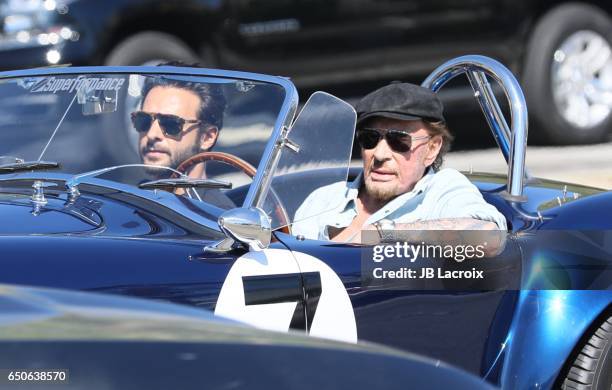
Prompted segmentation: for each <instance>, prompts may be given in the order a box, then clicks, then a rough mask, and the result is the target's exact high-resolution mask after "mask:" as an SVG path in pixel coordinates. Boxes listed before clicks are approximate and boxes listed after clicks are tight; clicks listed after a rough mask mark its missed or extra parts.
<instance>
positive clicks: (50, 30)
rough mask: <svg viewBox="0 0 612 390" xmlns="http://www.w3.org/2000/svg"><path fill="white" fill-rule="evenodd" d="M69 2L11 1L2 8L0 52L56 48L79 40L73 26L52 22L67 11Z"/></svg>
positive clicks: (56, 0) (55, 0) (64, 0)
mask: <svg viewBox="0 0 612 390" xmlns="http://www.w3.org/2000/svg"><path fill="white" fill-rule="evenodd" d="M69 2H70V1H67V0H63V1H62V0H8V1H7V2H6V3H4V5H1V6H0V28H1V30H0V50H9V49H15V48H24V47H37V46H48V45H57V44H59V43H61V42H64V41H67V40H71V41H76V40H78V39H79V34H78V32H76V31H74V30H73V29H72V28H70V26H65V25H57V24H56V23H54V22H53V20H54V18H53V16H54V13H60V14H65V13H67V12H68V3H69Z"/></svg>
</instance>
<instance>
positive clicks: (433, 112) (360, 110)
mask: <svg viewBox="0 0 612 390" xmlns="http://www.w3.org/2000/svg"><path fill="white" fill-rule="evenodd" d="M355 109H356V111H357V123H360V122H362V121H363V120H365V119H367V118H371V117H375V116H382V117H385V118H391V119H400V120H418V119H425V120H427V121H430V122H438V121H442V122H445V121H446V120H445V119H444V107H443V106H442V102H441V101H440V99H439V98H438V96H437V95H436V94H435V93H434V92H432V91H431V90H429V89H427V88H423V87H421V86H418V85H415V84H410V83H393V84H389V85H386V86H384V87H382V88H379V89H377V90H376V91H374V92H371V93H369V94H368V95H366V96H364V97H363V99H361V100H360V101H359V103H357V105H356V106H355Z"/></svg>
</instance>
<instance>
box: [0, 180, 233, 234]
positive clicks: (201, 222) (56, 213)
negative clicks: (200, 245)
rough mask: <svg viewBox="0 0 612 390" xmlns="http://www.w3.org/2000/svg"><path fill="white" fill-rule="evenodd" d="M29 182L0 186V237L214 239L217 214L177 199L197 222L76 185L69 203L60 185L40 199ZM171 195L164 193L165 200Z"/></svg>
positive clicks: (130, 197) (141, 200)
mask: <svg viewBox="0 0 612 390" xmlns="http://www.w3.org/2000/svg"><path fill="white" fill-rule="evenodd" d="M33 183H34V180H17V181H14V182H3V183H2V187H0V215H2V216H3V218H2V220H0V235H11V236H15V235H24V236H27V235H58V234H59V235H65V234H71V235H72V234H78V235H95V236H97V237H99V236H105V237H130V238H170V239H181V240H182V239H190V238H191V239H197V240H215V239H221V238H223V237H224V236H223V235H222V234H221V232H219V231H218V229H215V228H214V227H215V226H216V221H217V219H218V217H219V215H220V214H221V213H222V212H223V210H222V209H219V208H216V207H214V206H211V205H207V204H205V203H203V202H195V201H191V200H188V199H182V197H178V196H177V197H175V198H176V199H180V200H181V202H182V203H181V206H183V204H184V205H185V207H184V208H188V209H189V211H190V212H192V213H193V214H194V215H195V216H197V217H198V222H195V221H194V220H193V219H192V218H187V217H185V216H184V215H183V214H181V213H179V212H178V211H176V210H173V209H172V208H171V207H168V205H165V204H163V203H162V202H156V201H154V200H152V199H147V198H145V197H142V196H137V195H134V194H133V193H128V192H123V191H118V190H114V189H112V188H105V187H103V186H93V185H90V186H86V185H82V186H81V187H80V188H81V191H82V193H81V195H80V196H78V197H76V198H74V199H70V197H69V196H68V194H67V193H66V191H65V190H64V183H63V182H59V181H48V182H46V185H48V186H49V189H46V190H44V192H43V194H44V200H42V201H40V200H37V199H36V198H35V197H34V196H33V194H34V190H33V189H32V184H33ZM168 196H172V195H170V194H168V195H166V197H168Z"/></svg>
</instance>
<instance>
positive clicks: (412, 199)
mask: <svg viewBox="0 0 612 390" xmlns="http://www.w3.org/2000/svg"><path fill="white" fill-rule="evenodd" d="M362 180H363V174H360V175H359V176H358V177H357V179H356V180H355V181H353V182H351V183H347V182H338V183H334V184H330V185H327V186H325V187H321V188H318V189H316V190H315V191H313V192H312V193H311V194H310V195H309V196H308V197H307V198H306V200H305V201H304V203H302V205H301V206H300V208H299V209H298V210H297V212H296V214H295V218H294V221H296V222H295V223H294V224H293V226H292V231H293V234H295V235H303V236H304V237H306V238H309V239H319V240H329V231H328V229H329V227H330V226H333V227H335V228H345V227H347V226H349V225H350V224H351V222H352V221H353V219H354V218H355V217H356V216H357V204H356V199H357V195H358V193H359V187H360V186H361V181H362ZM446 218H474V219H480V220H483V221H490V222H495V223H496V224H497V226H498V227H499V229H500V230H507V226H506V219H505V218H504V216H503V215H502V214H501V213H500V212H499V211H497V209H496V208H495V207H494V206H492V205H490V204H488V203H487V202H486V201H485V200H484V199H483V197H482V195H481V193H480V191H479V190H478V188H476V186H475V185H473V184H472V183H471V182H470V181H469V180H468V178H467V177H465V176H464V175H463V174H461V173H460V172H459V171H456V170H454V169H449V168H446V169H442V170H440V171H438V172H434V171H433V170H432V169H430V170H429V171H428V172H427V174H425V176H423V177H422V178H421V180H419V181H418V182H417V183H416V184H415V186H414V188H413V189H412V191H410V192H407V193H405V194H402V195H400V196H398V197H397V198H395V199H393V200H391V201H390V202H389V203H387V204H386V205H384V206H383V207H382V208H381V209H380V210H378V211H377V212H375V213H374V214H372V215H371V216H370V217H369V218H368V219H367V221H366V222H365V225H371V224H373V223H375V222H377V221H380V220H381V219H390V220H393V221H395V223H410V222H417V221H429V220H435V219H446Z"/></svg>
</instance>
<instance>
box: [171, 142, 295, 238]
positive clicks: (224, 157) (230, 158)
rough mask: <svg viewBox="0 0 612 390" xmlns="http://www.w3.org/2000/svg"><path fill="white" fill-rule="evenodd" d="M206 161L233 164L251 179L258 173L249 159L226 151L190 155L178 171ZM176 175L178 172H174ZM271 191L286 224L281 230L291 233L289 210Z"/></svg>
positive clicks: (277, 211) (281, 218)
mask: <svg viewBox="0 0 612 390" xmlns="http://www.w3.org/2000/svg"><path fill="white" fill-rule="evenodd" d="M206 161H218V162H222V163H225V164H228V165H231V166H233V167H234V168H237V169H240V170H241V171H242V172H244V173H245V174H246V175H248V176H249V177H250V178H251V179H252V178H253V177H254V176H255V174H256V173H257V169H255V167H254V166H252V165H251V164H249V163H248V162H247V161H244V160H243V159H241V158H240V157H236V156H234V155H233V154H229V153H225V152H200V153H198V154H196V155H193V156H191V157H189V158H188V159H187V160H185V161H183V162H182V163H180V164H179V166H178V167H177V168H176V170H177V171H179V172H181V173H186V172H187V171H188V170H189V169H190V168H191V167H193V166H194V165H196V164H199V163H203V162H206ZM173 176H176V173H175V174H173ZM270 193H271V194H272V197H273V198H274V200H275V201H276V207H275V210H274V212H275V213H276V217H277V218H278V219H279V221H281V224H282V225H284V226H283V227H282V228H281V229H280V231H281V232H283V233H287V234H291V229H290V228H289V217H288V214H287V210H286V209H285V206H284V205H283V204H282V203H281V201H280V199H279V197H278V195H276V193H275V192H274V191H273V190H272V189H271V188H270Z"/></svg>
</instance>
